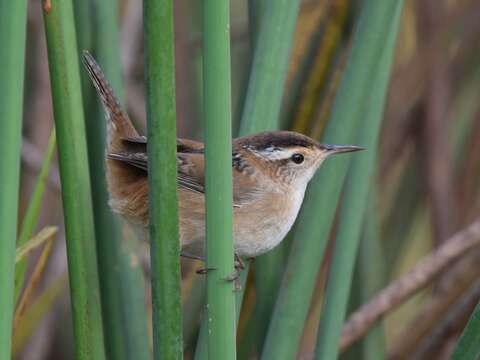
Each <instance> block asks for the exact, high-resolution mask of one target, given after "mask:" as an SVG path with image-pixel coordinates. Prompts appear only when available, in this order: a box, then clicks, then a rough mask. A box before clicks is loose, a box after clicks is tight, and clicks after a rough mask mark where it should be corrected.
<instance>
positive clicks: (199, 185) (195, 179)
mask: <svg viewBox="0 0 480 360" xmlns="http://www.w3.org/2000/svg"><path fill="white" fill-rule="evenodd" d="M188 155H190V154H188ZM191 155H197V156H198V154H191ZM107 157H108V159H110V160H116V161H121V162H123V163H125V164H128V165H131V166H134V167H136V168H137V169H140V170H143V171H145V172H146V173H148V156H147V154H146V153H145V152H120V153H111V154H108V156H107ZM186 157H187V156H186V155H184V154H181V153H179V154H178V155H177V170H178V172H177V181H178V186H180V187H182V188H184V189H186V190H190V191H194V192H197V193H202V194H203V193H205V186H204V183H203V168H202V169H201V171H198V170H197V166H195V165H196V164H195V162H197V161H195V162H194V161H189V160H190V159H186ZM188 157H189V158H190V157H193V156H188ZM200 175H201V176H200Z"/></svg>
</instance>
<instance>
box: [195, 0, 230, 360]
mask: <svg viewBox="0 0 480 360" xmlns="http://www.w3.org/2000/svg"><path fill="white" fill-rule="evenodd" d="M229 9H230V6H229V2H228V1H215V0H204V2H203V26H204V52H203V53H204V55H203V56H204V57H203V89H204V98H203V99H204V100H203V103H204V119H205V190H206V204H205V205H206V237H207V267H208V268H211V269H214V270H210V271H209V272H208V275H207V317H208V321H207V326H208V358H209V359H213V360H215V359H235V358H236V349H235V327H236V326H235V323H236V321H235V292H234V282H233V281H231V280H228V278H229V277H231V276H232V275H233V272H234V269H233V238H232V226H233V224H232V197H233V191H232V170H231V169H232V124H231V82H230V21H229V16H230V13H229Z"/></svg>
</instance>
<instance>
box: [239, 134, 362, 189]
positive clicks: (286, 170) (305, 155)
mask: <svg viewBox="0 0 480 360" xmlns="http://www.w3.org/2000/svg"><path fill="white" fill-rule="evenodd" d="M237 142H238V145H240V146H241V147H242V149H244V151H246V152H247V153H249V154H251V155H252V158H253V159H254V161H255V162H256V167H257V168H260V169H261V170H262V171H263V172H265V173H268V174H269V175H270V176H271V177H272V178H274V180H275V181H277V182H283V183H286V184H289V185H293V186H306V185H307V184H308V182H309V181H310V179H311V178H312V177H313V175H314V174H315V172H316V170H317V169H318V168H319V167H320V165H321V164H322V163H323V161H324V160H325V159H326V158H327V157H329V156H330V155H333V154H341V153H347V152H353V151H359V150H363V148H361V147H359V146H353V145H326V144H320V143H318V142H317V141H315V140H313V139H311V138H310V137H308V136H305V135H302V134H299V133H296V132H292V131H271V132H263V133H260V134H256V135H253V136H246V137H242V138H239V139H237Z"/></svg>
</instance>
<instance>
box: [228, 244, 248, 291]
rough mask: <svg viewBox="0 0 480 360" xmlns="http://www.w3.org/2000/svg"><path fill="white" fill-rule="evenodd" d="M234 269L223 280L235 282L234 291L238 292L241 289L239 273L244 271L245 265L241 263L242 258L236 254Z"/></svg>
mask: <svg viewBox="0 0 480 360" xmlns="http://www.w3.org/2000/svg"><path fill="white" fill-rule="evenodd" d="M234 267H235V270H234V271H233V273H232V274H230V275H229V276H227V277H226V278H225V280H227V281H235V291H239V290H240V289H241V288H242V285H241V284H240V282H239V281H238V278H239V277H240V273H241V271H242V270H244V269H245V263H244V262H243V260H242V258H241V257H240V256H238V254H237V253H235V260H234Z"/></svg>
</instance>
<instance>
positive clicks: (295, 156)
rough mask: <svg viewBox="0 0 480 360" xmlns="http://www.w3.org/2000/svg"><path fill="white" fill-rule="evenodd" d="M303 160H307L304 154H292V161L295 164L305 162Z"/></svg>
mask: <svg viewBox="0 0 480 360" xmlns="http://www.w3.org/2000/svg"><path fill="white" fill-rule="evenodd" d="M303 160H305V158H304V157H303V155H302V154H293V155H292V161H293V162H294V163H295V164H301V163H302V162H303Z"/></svg>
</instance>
